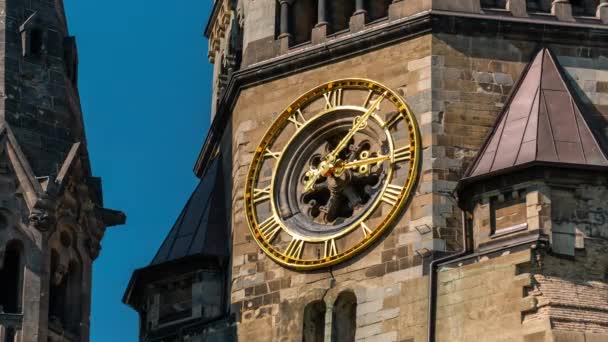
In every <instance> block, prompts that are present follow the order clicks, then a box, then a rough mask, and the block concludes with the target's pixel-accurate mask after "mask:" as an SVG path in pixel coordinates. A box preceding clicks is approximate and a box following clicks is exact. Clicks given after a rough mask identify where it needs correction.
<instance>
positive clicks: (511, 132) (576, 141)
mask: <svg viewBox="0 0 608 342" xmlns="http://www.w3.org/2000/svg"><path fill="white" fill-rule="evenodd" d="M534 162H541V163H552V164H564V166H566V165H568V166H580V167H592V168H594V167H600V168H601V167H608V159H607V158H606V154H605V153H604V152H603V150H602V148H601V146H600V143H599V142H598V140H597V139H596V137H595V136H594V135H593V133H592V131H591V129H590V127H589V124H588V123H587V121H586V120H585V118H584V117H583V115H582V114H581V110H580V108H579V106H578V105H577V103H576V101H575V100H574V97H573V96H572V93H571V92H570V90H569V89H568V86H567V85H566V82H565V80H564V76H563V75H562V73H561V71H560V68H559V67H558V65H557V62H556V60H555V58H554V57H553V55H552V54H551V52H550V51H549V50H548V49H546V48H545V49H542V50H541V51H540V52H538V54H537V55H536V57H534V60H533V61H532V63H531V65H529V67H528V68H527V70H526V71H525V72H524V75H523V76H522V77H521V79H520V81H519V82H518V84H517V86H516V87H515V88H514V90H513V93H512V95H511V98H510V99H509V101H508V102H507V105H506V106H505V108H504V109H503V111H502V113H501V114H500V116H499V118H498V120H497V122H496V124H495V125H494V129H493V130H492V132H491V134H490V136H489V137H488V139H487V140H486V142H485V143H484V145H483V146H482V148H481V149H480V152H479V154H478V155H477V158H476V160H475V162H474V163H473V165H472V167H471V168H470V169H469V170H468V172H467V174H466V177H465V178H478V177H482V176H484V175H490V174H494V173H499V172H504V171H507V170H509V169H512V168H516V167H520V166H524V165H526V164H530V163H534Z"/></svg>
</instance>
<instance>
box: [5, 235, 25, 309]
mask: <svg viewBox="0 0 608 342" xmlns="http://www.w3.org/2000/svg"><path fill="white" fill-rule="evenodd" d="M22 251H23V248H22V246H21V243H19V242H17V241H11V242H9V243H8V244H7V246H6V252H5V254H4V262H3V263H2V264H0V279H1V281H0V306H2V310H3V311H4V312H5V313H20V312H21V289H22V284H23V262H22V260H21V259H22V256H21V254H22Z"/></svg>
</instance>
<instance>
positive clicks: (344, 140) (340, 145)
mask: <svg viewBox="0 0 608 342" xmlns="http://www.w3.org/2000/svg"><path fill="white" fill-rule="evenodd" d="M386 94H387V92H384V93H383V94H382V95H380V96H379V97H378V98H377V99H376V100H375V101H374V102H373V103H372V105H371V106H370V107H369V109H368V110H367V112H365V114H363V115H362V116H360V117H359V118H358V119H355V122H354V123H353V127H352V128H351V129H350V131H348V133H346V135H345V136H344V138H342V140H341V141H340V143H338V146H336V148H335V149H334V150H333V151H332V152H330V153H329V154H328V155H327V157H326V160H328V161H333V160H336V157H337V156H338V153H340V152H342V150H343V149H344V148H345V147H346V146H347V145H348V142H349V141H350V138H352V137H353V136H354V135H355V133H357V131H358V130H359V129H361V127H363V126H364V125H365V122H366V121H367V119H368V118H369V117H370V116H371V115H372V114H373V113H374V112H375V111H376V110H377V109H378V108H377V107H378V105H379V104H380V102H382V100H384V97H385V96H386Z"/></svg>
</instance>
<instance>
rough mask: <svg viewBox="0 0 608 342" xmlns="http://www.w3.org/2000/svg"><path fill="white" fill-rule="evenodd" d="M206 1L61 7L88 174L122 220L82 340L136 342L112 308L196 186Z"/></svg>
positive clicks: (96, 278) (204, 90) (76, 1)
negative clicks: (75, 72) (75, 73)
mask: <svg viewBox="0 0 608 342" xmlns="http://www.w3.org/2000/svg"><path fill="white" fill-rule="evenodd" d="M212 4H213V2H212V1H210V0H177V1H160V0H128V1H125V0H105V1H90V0H85V1H83V0H65V7H66V12H67V17H68V23H69V29H70V34H72V35H75V36H76V38H77V43H78V52H79V59H80V69H79V88H80V96H81V100H82V107H83V111H84V116H85V124H86V133H87V140H88V147H89V153H90V155H91V160H92V163H93V172H94V173H95V175H96V176H100V177H102V179H103V188H104V200H105V206H106V207H109V208H113V209H119V210H122V211H124V212H125V213H126V214H127V224H126V225H124V226H119V227H114V228H110V229H108V231H107V232H106V235H105V237H104V240H103V242H102V246H103V247H102V252H101V255H100V257H99V258H98V259H97V260H96V261H95V264H94V271H93V303H92V312H91V341H92V342H106V341H136V340H137V331H138V318H137V314H136V313H135V311H133V310H132V309H130V308H128V307H127V306H125V305H123V304H122V303H121V298H122V295H123V293H124V290H125V288H126V285H127V282H128V280H129V278H130V276H131V272H132V271H133V270H134V269H135V268H139V267H143V266H146V265H147V264H148V263H149V262H150V260H151V258H152V257H153V255H154V253H155V252H156V250H157V248H158V247H159V246H160V244H161V243H162V240H163V239H164V237H165V235H166V234H167V232H168V230H169V229H170V227H171V225H172V224H173V222H174V220H175V218H176V217H177V215H178V214H179V211H180V209H181V207H182V206H183V205H184V203H185V202H186V200H187V198H188V197H189V195H190V193H191V191H192V190H193V189H194V186H195V185H196V178H195V177H194V174H193V172H192V168H193V165H194V162H195V160H196V156H197V154H198V151H199V150H200V148H201V146H202V143H203V141H204V139H205V136H206V133H207V129H208V127H209V111H210V108H211V104H210V101H211V100H210V95H211V77H212V70H211V67H212V66H211V64H209V62H208V60H207V40H206V39H205V38H204V37H203V30H204V27H205V24H206V22H207V18H208V16H209V12H210V11H211V7H212Z"/></svg>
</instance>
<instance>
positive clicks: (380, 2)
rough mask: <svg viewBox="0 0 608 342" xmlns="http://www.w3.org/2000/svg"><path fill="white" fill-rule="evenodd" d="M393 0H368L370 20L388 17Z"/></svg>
mask: <svg viewBox="0 0 608 342" xmlns="http://www.w3.org/2000/svg"><path fill="white" fill-rule="evenodd" d="M391 2H392V0H368V1H367V4H366V5H367V7H366V8H367V15H368V17H369V21H374V20H378V19H381V18H385V17H388V7H389V6H390V5H391Z"/></svg>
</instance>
